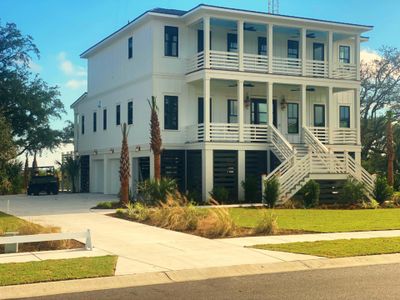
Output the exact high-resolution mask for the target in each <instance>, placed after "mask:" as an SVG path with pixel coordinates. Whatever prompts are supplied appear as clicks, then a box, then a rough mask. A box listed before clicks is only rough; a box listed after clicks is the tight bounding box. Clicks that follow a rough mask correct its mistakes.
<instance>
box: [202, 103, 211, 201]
mask: <svg viewBox="0 0 400 300" xmlns="http://www.w3.org/2000/svg"><path fill="white" fill-rule="evenodd" d="M204 102H205V101H204ZM201 154H202V172H201V173H202V174H201V175H202V182H203V184H202V194H203V196H202V199H203V201H204V202H207V200H208V197H209V196H208V195H209V193H210V192H211V191H212V190H213V180H214V178H213V175H214V174H213V166H214V157H213V150H212V149H208V148H207V147H205V149H203V150H202V151H201Z"/></svg>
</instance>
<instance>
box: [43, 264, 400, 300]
mask: <svg viewBox="0 0 400 300" xmlns="http://www.w3.org/2000/svg"><path fill="white" fill-rule="evenodd" d="M399 278H400V264H390V265H375V266H366V267H352V268H341V269H325V270H312V271H298V272H289V273H276V274H266V275H255V276H243V277H230V278H220V279H213V280H204V281H192V282H181V283H173V284H163V285H153V286H143V287H132V288H123V289H110V290H100V291H93V292H84V293H75V294H64V295H56V296H47V297H40V298H37V299H46V300H50V299H85V300H86V299H296V300H297V299H313V300H314V299H399V297H400V286H399V284H398V283H399V280H400V279H399Z"/></svg>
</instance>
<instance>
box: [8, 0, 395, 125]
mask: <svg viewBox="0 0 400 300" xmlns="http://www.w3.org/2000/svg"><path fill="white" fill-rule="evenodd" d="M200 3H204V4H210V5H218V6H226V7H234V8H242V9H248V10H256V11H263V12H266V11H267V8H268V1H267V0H231V1H228V0H208V1H207V0H203V1H201V0H200V1H197V0H180V1H178V0H145V1H139V0H0V22H1V24H2V25H4V24H5V23H7V22H13V23H16V24H17V27H18V28H19V29H20V30H21V31H22V32H23V34H29V35H31V36H32V37H33V39H34V42H35V44H36V45H37V47H38V48H39V50H40V53H41V54H40V59H34V60H33V61H32V63H31V67H32V70H33V71H34V72H37V73H39V75H40V76H41V77H42V78H43V79H44V80H45V81H46V82H48V83H49V84H50V85H52V86H54V85H57V86H58V87H59V90H60V92H61V100H62V101H63V103H64V105H65V108H66V110H67V114H66V115H65V116H64V117H63V120H60V121H55V122H54V124H53V126H54V127H55V128H62V127H63V125H64V121H65V120H72V119H73V114H72V110H71V109H70V105H71V104H72V103H73V102H74V101H75V100H76V99H77V98H78V97H79V96H80V95H81V94H82V93H83V92H85V91H86V80H87V68H86V60H84V59H81V58H80V57H79V55H80V54H81V53H82V52H83V51H85V50H86V49H88V48H89V47H91V46H92V45H94V44H95V43H97V42H98V41H100V40H101V39H103V38H104V37H106V36H107V35H109V34H110V33H112V32H114V31H115V30H117V29H119V28H120V27H122V26H124V25H125V24H126V23H127V22H128V21H131V20H133V19H134V18H136V17H137V16H139V15H140V14H142V13H143V12H144V11H146V10H148V9H152V8H155V7H163V8H174V9H182V10H188V9H191V8H193V7H194V6H197V5H198V4H200ZM399 11H400V1H398V0H381V1H372V0H329V1H328V0H301V1H299V0H280V7H279V13H280V14H284V15H291V16H301V17H310V18H318V19H326V20H332V21H342V22H349V23H357V24H362V25H373V26H374V29H373V30H372V31H371V32H368V33H367V34H366V35H367V36H369V37H370V41H369V42H367V43H364V44H363V45H362V49H364V51H371V52H373V51H377V49H379V47H380V46H382V45H390V46H394V47H398V48H400V35H399V34H398V31H399V29H400V18H399V15H398V12H399Z"/></svg>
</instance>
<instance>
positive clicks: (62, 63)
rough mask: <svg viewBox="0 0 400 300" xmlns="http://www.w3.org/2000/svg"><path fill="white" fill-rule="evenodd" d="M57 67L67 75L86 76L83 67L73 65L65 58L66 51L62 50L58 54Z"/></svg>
mask: <svg viewBox="0 0 400 300" xmlns="http://www.w3.org/2000/svg"><path fill="white" fill-rule="evenodd" d="M58 61H59V68H60V70H61V71H62V72H63V73H64V74H65V75H67V76H76V77H86V76H87V72H86V70H85V68H83V67H81V66H77V65H74V64H73V63H72V62H71V61H70V60H69V59H67V53H66V52H64V51H62V52H60V53H59V54H58Z"/></svg>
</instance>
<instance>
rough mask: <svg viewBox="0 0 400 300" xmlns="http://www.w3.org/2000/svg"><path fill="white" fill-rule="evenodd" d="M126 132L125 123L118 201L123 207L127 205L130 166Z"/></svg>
mask: <svg viewBox="0 0 400 300" xmlns="http://www.w3.org/2000/svg"><path fill="white" fill-rule="evenodd" d="M128 134H129V132H128V130H127V128H126V123H124V124H123V125H122V147H121V158H120V167H119V168H120V169H119V179H120V182H121V192H120V197H121V198H120V201H121V203H122V204H123V205H124V206H127V205H128V204H129V178H130V176H131V173H130V164H129V149H128Z"/></svg>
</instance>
